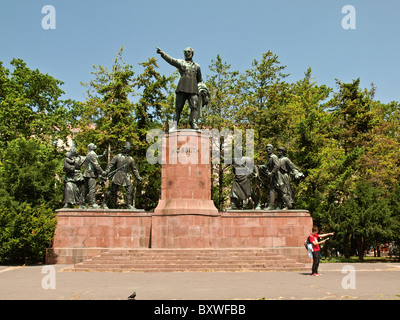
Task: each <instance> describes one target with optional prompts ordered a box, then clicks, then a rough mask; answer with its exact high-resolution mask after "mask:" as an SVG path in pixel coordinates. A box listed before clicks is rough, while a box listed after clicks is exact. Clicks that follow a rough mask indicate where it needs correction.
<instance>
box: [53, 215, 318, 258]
mask: <svg viewBox="0 0 400 320" xmlns="http://www.w3.org/2000/svg"><path fill="white" fill-rule="evenodd" d="M57 219H58V223H57V227H56V231H55V238H54V241H53V246H52V248H51V249H48V252H47V256H46V262H47V263H59V264H72V263H78V262H81V261H83V260H85V259H88V258H91V257H93V256H95V255H99V254H101V253H102V252H105V251H108V250H110V249H119V248H125V249H143V248H163V249H168V248H223V249H225V248H267V249H269V250H272V251H275V252H276V253H278V254H282V255H284V256H286V257H289V258H292V259H295V260H296V261H298V262H309V259H308V255H307V252H306V250H305V248H304V241H305V239H306V237H307V236H308V235H309V234H310V232H311V229H312V225H313V223H312V218H311V215H310V213H309V212H308V211H306V210H288V211H283V210H277V211H264V210H248V211H245V210H243V211H240V210H233V211H228V212H219V213H217V214H216V215H210V214H207V215H201V214H172V215H165V214H164V215H156V214H153V213H152V212H145V211H139V210H138V211H135V210H90V209H89V210H79V209H63V210H58V211H57Z"/></svg>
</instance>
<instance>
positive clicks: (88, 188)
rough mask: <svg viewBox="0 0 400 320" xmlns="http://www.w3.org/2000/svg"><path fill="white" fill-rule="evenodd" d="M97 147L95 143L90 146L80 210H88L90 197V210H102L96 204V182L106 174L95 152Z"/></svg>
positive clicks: (84, 173)
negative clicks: (86, 201) (86, 204)
mask: <svg viewBox="0 0 400 320" xmlns="http://www.w3.org/2000/svg"><path fill="white" fill-rule="evenodd" d="M96 149H97V146H96V145H95V144H94V143H90V144H89V145H88V151H89V152H88V154H87V156H86V160H85V171H84V172H83V177H84V179H85V181H84V185H83V192H82V195H81V201H80V205H79V208H81V209H86V207H85V200H86V196H88V203H89V208H93V209H96V208H100V206H99V205H97V204H96V182H97V181H96V180H97V177H98V176H99V175H102V176H104V175H105V172H104V171H103V169H102V168H101V167H100V164H99V159H98V158H99V157H98V156H97V154H96V152H95V150H96Z"/></svg>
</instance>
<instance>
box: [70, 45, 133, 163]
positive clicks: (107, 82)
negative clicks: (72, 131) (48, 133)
mask: <svg viewBox="0 0 400 320" xmlns="http://www.w3.org/2000/svg"><path fill="white" fill-rule="evenodd" d="M122 54H123V47H122V48H121V49H120V50H119V51H118V52H117V56H116V58H115V61H114V65H113V67H112V70H111V71H109V70H108V69H107V68H105V67H103V66H101V65H100V66H94V69H95V71H94V72H92V74H93V75H94V76H95V79H94V80H92V81H90V82H89V83H82V85H83V86H85V87H87V88H88V90H87V99H86V101H85V102H84V106H83V111H82V115H81V118H80V122H79V127H80V132H79V133H78V135H77V141H79V142H80V143H81V145H80V146H79V148H82V145H83V146H84V147H85V149H84V150H85V151H86V146H87V145H88V144H89V143H91V142H93V143H95V144H97V145H98V147H99V149H103V150H108V151H109V157H110V156H111V153H112V151H115V150H116V149H117V148H118V147H119V146H120V145H122V144H123V143H124V142H125V141H130V142H132V143H133V144H135V143H136V142H137V141H138V134H137V131H136V128H135V123H134V104H133V103H132V102H131V101H130V100H129V98H130V97H131V96H132V95H133V94H134V87H133V81H134V71H133V67H132V66H131V65H128V64H126V63H125V62H124V60H123V58H122ZM80 150H81V149H80Z"/></svg>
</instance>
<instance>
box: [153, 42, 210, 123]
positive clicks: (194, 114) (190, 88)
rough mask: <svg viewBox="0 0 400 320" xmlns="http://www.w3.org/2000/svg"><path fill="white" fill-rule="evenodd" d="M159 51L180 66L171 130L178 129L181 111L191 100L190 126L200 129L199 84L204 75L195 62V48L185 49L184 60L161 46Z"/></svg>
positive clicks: (170, 62)
mask: <svg viewBox="0 0 400 320" xmlns="http://www.w3.org/2000/svg"><path fill="white" fill-rule="evenodd" d="M157 53H158V54H160V55H161V57H162V58H163V59H164V60H165V61H166V62H168V63H169V64H170V65H172V66H174V67H176V68H178V70H179V73H180V75H181V78H180V79H179V83H178V87H177V88H176V100H175V114H174V118H173V121H174V123H173V127H172V128H171V129H170V131H174V130H177V129H178V124H179V120H180V117H181V112H182V109H183V107H184V105H185V102H186V101H189V106H190V118H189V122H190V127H191V128H192V129H198V125H197V122H198V120H199V118H200V108H201V105H200V103H199V88H198V85H199V83H201V82H202V76H201V70H200V66H199V65H198V64H197V63H195V62H193V55H194V51H193V49H192V48H190V47H188V48H186V49H185V50H184V51H183V53H184V56H185V59H184V60H183V59H175V58H172V57H171V56H169V55H168V54H166V53H165V52H164V51H162V50H161V49H160V48H157ZM203 103H204V101H203Z"/></svg>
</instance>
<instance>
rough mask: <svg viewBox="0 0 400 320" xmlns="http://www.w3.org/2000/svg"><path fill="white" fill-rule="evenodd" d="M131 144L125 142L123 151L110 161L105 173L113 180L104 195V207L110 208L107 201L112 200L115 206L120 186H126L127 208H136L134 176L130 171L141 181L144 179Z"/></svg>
mask: <svg viewBox="0 0 400 320" xmlns="http://www.w3.org/2000/svg"><path fill="white" fill-rule="evenodd" d="M130 152H131V144H130V143H129V142H125V144H124V147H123V149H122V153H120V154H118V155H116V156H115V157H114V158H113V159H112V160H111V162H110V163H109V165H108V167H107V169H106V171H105V174H106V176H108V177H109V179H110V180H111V187H110V189H109V190H108V191H107V193H106V195H105V197H104V203H103V208H104V209H108V206H107V202H108V201H109V200H110V199H111V200H112V207H115V203H116V198H117V191H118V189H119V187H125V189H126V208H127V209H134V207H133V205H132V204H133V197H132V195H133V188H132V176H131V174H130V171H131V170H132V171H133V175H134V176H135V178H136V179H137V180H139V181H142V177H141V176H140V175H139V171H138V170H137V168H136V164H135V160H133V158H132V157H131V156H130Z"/></svg>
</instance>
